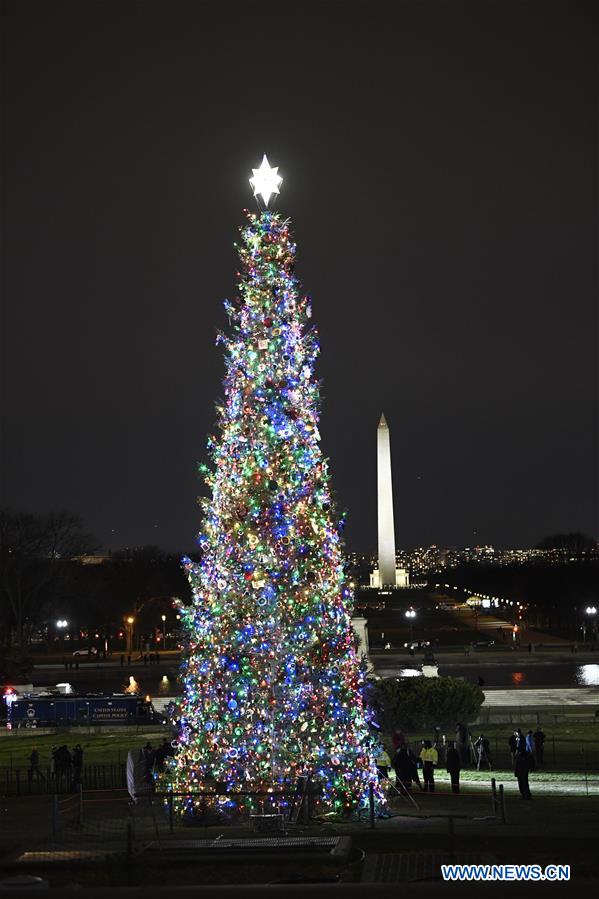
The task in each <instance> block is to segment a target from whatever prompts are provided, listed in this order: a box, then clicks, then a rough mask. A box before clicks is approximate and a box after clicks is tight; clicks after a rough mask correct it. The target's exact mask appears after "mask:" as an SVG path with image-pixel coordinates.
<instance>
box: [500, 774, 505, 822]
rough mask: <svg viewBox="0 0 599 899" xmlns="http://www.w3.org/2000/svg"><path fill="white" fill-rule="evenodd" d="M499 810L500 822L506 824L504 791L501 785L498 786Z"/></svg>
mask: <svg viewBox="0 0 599 899" xmlns="http://www.w3.org/2000/svg"><path fill="white" fill-rule="evenodd" d="M499 808H500V810H501V822H502V824H507V815H506V811H505V791H504V789H503V784H499Z"/></svg>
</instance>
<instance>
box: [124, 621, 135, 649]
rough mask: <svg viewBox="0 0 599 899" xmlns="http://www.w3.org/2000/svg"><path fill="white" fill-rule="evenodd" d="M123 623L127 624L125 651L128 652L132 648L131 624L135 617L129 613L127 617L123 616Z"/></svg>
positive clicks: (133, 622)
mask: <svg viewBox="0 0 599 899" xmlns="http://www.w3.org/2000/svg"><path fill="white" fill-rule="evenodd" d="M125 623H126V625H127V653H128V654H130V653H131V651H132V650H133V625H134V624H135V618H133V616H132V615H129V617H128V618H125Z"/></svg>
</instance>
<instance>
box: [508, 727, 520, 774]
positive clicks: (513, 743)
mask: <svg viewBox="0 0 599 899" xmlns="http://www.w3.org/2000/svg"><path fill="white" fill-rule="evenodd" d="M508 743H509V746H510V755H511V756H512V768H513V767H514V766H515V764H516V753H517V752H518V738H517V737H516V733H515V732H514V733H513V734H510V735H509V737H508Z"/></svg>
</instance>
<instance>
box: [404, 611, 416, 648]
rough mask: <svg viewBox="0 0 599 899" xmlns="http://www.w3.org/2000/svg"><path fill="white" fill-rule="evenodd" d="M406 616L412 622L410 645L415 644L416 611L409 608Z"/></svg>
mask: <svg viewBox="0 0 599 899" xmlns="http://www.w3.org/2000/svg"><path fill="white" fill-rule="evenodd" d="M404 614H405V616H406V618H407V619H408V621H409V622H410V643H413V642H414V618H415V617H416V609H413V608H411V607H410V608H409V609H406V611H405V613H404Z"/></svg>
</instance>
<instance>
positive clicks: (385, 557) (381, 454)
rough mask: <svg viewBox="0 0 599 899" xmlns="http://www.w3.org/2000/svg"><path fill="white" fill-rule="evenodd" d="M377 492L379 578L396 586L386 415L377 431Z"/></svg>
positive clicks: (391, 489)
mask: <svg viewBox="0 0 599 899" xmlns="http://www.w3.org/2000/svg"><path fill="white" fill-rule="evenodd" d="M376 444H377V492H378V525H379V579H380V585H381V587H391V586H393V587H394V586H395V522H394V519H393V481H392V479H391V443H390V440H389V427H388V425H387V421H386V419H385V415H384V413H383V415H381V420H380V421H379V426H378V429H377V433H376Z"/></svg>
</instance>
